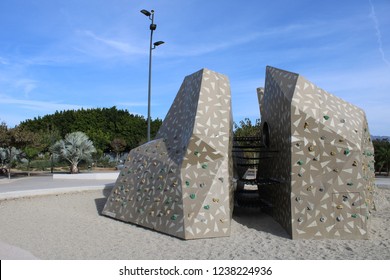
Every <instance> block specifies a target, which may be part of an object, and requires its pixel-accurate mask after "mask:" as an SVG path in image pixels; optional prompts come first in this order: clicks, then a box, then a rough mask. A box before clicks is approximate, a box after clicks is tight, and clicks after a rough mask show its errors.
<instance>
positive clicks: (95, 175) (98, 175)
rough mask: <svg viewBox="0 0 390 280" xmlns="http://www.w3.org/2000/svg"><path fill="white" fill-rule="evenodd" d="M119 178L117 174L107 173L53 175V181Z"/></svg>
mask: <svg viewBox="0 0 390 280" xmlns="http://www.w3.org/2000/svg"><path fill="white" fill-rule="evenodd" d="M118 176H119V172H108V173H81V174H80V173H79V174H53V180H56V179H61V180H62V179H68V180H114V181H116V179H117V178H118Z"/></svg>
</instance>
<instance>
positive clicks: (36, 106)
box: [0, 95, 89, 112]
mask: <svg viewBox="0 0 390 280" xmlns="http://www.w3.org/2000/svg"><path fill="white" fill-rule="evenodd" d="M0 104H4V105H11V106H12V105H14V106H16V107H19V108H24V109H29V110H33V111H36V112H54V111H56V110H71V109H81V108H87V107H89V106H80V105H74V104H64V103H58V102H47V101H36V100H25V99H16V98H12V97H8V96H6V95H0Z"/></svg>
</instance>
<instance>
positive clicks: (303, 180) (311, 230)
mask: <svg viewBox="0 0 390 280" xmlns="http://www.w3.org/2000/svg"><path fill="white" fill-rule="evenodd" d="M258 92H259V94H260V97H259V100H260V102H261V104H260V106H261V116H262V123H263V124H264V122H267V123H268V125H269V127H270V138H271V145H272V147H274V148H276V149H278V150H279V154H278V155H277V156H275V157H274V158H273V161H272V162H271V164H268V165H267V167H266V168H264V169H263V170H264V174H263V175H264V176H266V177H271V178H275V179H277V180H279V181H280V182H281V184H280V186H278V187H277V189H275V190H274V193H273V199H274V217H275V219H276V220H277V221H278V222H279V223H281V225H282V226H283V227H284V228H285V229H286V230H287V231H288V232H289V233H290V234H291V236H292V238H294V239H297V238H339V239H366V238H368V229H369V222H370V212H371V210H372V209H373V208H374V205H373V202H372V197H373V191H374V186H375V185H374V169H373V167H374V165H373V160H374V157H373V154H374V151H373V145H372V142H371V139H370V133H369V130H368V125H367V120H366V116H365V113H364V111H363V110H361V109H360V108H357V107H356V106H354V105H352V104H350V103H348V102H345V101H343V100H341V99H340V98H337V97H336V96H334V95H332V94H329V93H327V92H326V91H324V90H322V89H320V88H318V87H317V86H316V85H314V84H313V83H311V82H310V81H308V80H306V79H305V78H303V77H302V76H299V75H298V74H294V73H290V72H287V71H283V70H280V69H276V68H272V67H267V70H266V82H265V89H264V93H262V91H261V90H259V91H258Z"/></svg>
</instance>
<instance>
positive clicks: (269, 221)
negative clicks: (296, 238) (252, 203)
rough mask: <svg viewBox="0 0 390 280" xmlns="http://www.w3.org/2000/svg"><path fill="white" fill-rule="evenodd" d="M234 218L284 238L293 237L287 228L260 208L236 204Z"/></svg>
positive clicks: (245, 224)
mask: <svg viewBox="0 0 390 280" xmlns="http://www.w3.org/2000/svg"><path fill="white" fill-rule="evenodd" d="M233 220H235V221H236V222H237V223H239V224H241V225H244V226H246V227H248V228H252V229H255V230H257V231H262V232H267V233H270V234H272V235H276V236H279V237H282V238H286V239H291V238H290V236H289V235H288V233H287V232H286V230H285V229H284V228H282V226H281V225H280V224H278V222H277V221H275V220H274V219H273V218H272V217H271V216H270V215H268V214H266V213H264V212H263V211H262V210H261V209H260V208H249V207H248V208H246V207H239V206H235V207H234V210H233Z"/></svg>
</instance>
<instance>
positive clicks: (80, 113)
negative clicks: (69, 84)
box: [19, 106, 162, 152]
mask: <svg viewBox="0 0 390 280" xmlns="http://www.w3.org/2000/svg"><path fill="white" fill-rule="evenodd" d="M161 124H162V121H161V119H155V120H152V122H151V134H152V136H154V135H156V133H157V131H158V129H159V128H160V126H161ZM19 127H21V128H24V129H26V130H28V131H32V132H36V133H40V134H42V135H46V137H47V138H48V139H47V141H48V142H49V145H47V147H49V146H50V145H52V144H53V143H54V142H55V141H57V140H59V139H61V138H64V137H65V135H66V134H68V133H71V132H75V131H82V132H84V133H85V134H86V135H87V136H88V137H89V139H90V140H91V141H92V142H93V143H94V146H95V147H96V149H97V150H100V151H104V152H109V151H111V150H112V145H111V143H112V141H113V140H114V139H123V140H124V142H125V143H126V147H125V150H131V149H133V148H135V147H137V146H139V145H140V144H142V143H144V142H146V131H147V121H146V120H145V119H144V117H143V116H139V115H134V114H130V113H129V112H128V111H127V110H119V109H117V108H116V107H115V106H114V107H111V108H96V109H80V110H66V111H56V112H55V113H54V114H51V115H45V116H43V117H36V118H34V119H29V120H26V121H23V122H21V123H20V125H19Z"/></svg>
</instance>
